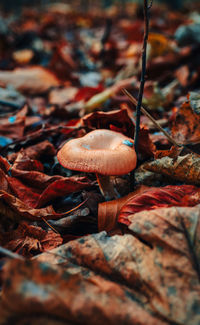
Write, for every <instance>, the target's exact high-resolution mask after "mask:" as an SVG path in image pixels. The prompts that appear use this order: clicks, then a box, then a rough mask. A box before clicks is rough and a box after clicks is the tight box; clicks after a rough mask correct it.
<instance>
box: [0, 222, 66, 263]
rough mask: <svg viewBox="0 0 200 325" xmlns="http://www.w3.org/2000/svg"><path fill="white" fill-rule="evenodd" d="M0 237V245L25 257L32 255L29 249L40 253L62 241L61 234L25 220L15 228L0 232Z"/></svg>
mask: <svg viewBox="0 0 200 325" xmlns="http://www.w3.org/2000/svg"><path fill="white" fill-rule="evenodd" d="M0 237H2V239H1V246H3V247H4V248H7V249H9V250H11V251H13V252H17V253H19V252H20V253H21V254H22V255H23V256H26V257H30V256H32V255H33V254H32V253H31V251H34V252H37V254H38V253H42V252H45V251H47V250H50V249H53V248H55V247H57V246H59V245H61V244H62V242H63V240H62V238H61V236H60V235H59V234H56V233H55V232H54V231H52V230H48V231H45V230H43V229H42V228H40V227H38V226H37V227H36V226H33V225H29V224H28V223H26V222H21V223H20V224H19V226H18V227H17V229H16V230H13V231H10V232H5V233H1V235H0Z"/></svg>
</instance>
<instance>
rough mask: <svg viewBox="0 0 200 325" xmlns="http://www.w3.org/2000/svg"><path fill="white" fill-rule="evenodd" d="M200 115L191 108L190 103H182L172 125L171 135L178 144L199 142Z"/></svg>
mask: <svg viewBox="0 0 200 325" xmlns="http://www.w3.org/2000/svg"><path fill="white" fill-rule="evenodd" d="M199 125H200V115H198V114H196V113H195V111H193V110H192V108H191V106H190V103H189V102H186V103H183V104H182V106H181V107H180V109H179V110H178V111H177V113H176V117H175V120H174V121H173V125H172V136H173V138H174V139H175V140H176V141H177V142H178V143H180V144H189V143H198V142H200V128H199Z"/></svg>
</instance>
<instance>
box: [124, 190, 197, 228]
mask: <svg viewBox="0 0 200 325" xmlns="http://www.w3.org/2000/svg"><path fill="white" fill-rule="evenodd" d="M199 202H200V190H199V188H197V187H195V186H192V185H181V186H173V185H169V186H165V187H161V188H150V189H147V190H146V191H145V192H144V193H140V194H137V195H136V196H134V197H132V198H130V199H129V200H128V201H127V202H126V203H125V204H124V206H123V207H122V209H121V210H120V212H119V215H118V222H120V223H123V224H125V225H129V224H130V221H129V216H130V215H133V214H135V213H137V212H140V211H143V210H153V209H157V208H160V207H170V206H193V205H196V204H198V203H199Z"/></svg>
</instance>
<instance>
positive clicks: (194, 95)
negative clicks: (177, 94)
mask: <svg viewBox="0 0 200 325" xmlns="http://www.w3.org/2000/svg"><path fill="white" fill-rule="evenodd" d="M189 101H190V106H191V107H192V109H193V111H194V113H196V114H200V93H199V92H195V91H190V93H189Z"/></svg>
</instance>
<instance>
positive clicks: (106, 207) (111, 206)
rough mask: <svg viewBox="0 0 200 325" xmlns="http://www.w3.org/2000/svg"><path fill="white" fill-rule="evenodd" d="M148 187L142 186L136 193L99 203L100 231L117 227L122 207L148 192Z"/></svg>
mask: <svg viewBox="0 0 200 325" xmlns="http://www.w3.org/2000/svg"><path fill="white" fill-rule="evenodd" d="M148 188H149V187H147V186H143V185H142V186H140V187H139V188H138V189H136V190H135V191H134V192H131V193H129V194H128V195H126V196H124V197H122V198H120V199H117V200H112V201H106V202H103V203H99V205H98V230H99V231H103V230H105V231H111V230H113V229H115V228H116V227H117V216H118V214H119V211H120V209H121V207H122V206H124V204H125V203H126V202H127V201H128V200H129V199H130V198H132V197H135V196H136V195H138V194H139V193H143V192H144V191H146V190H148Z"/></svg>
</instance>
